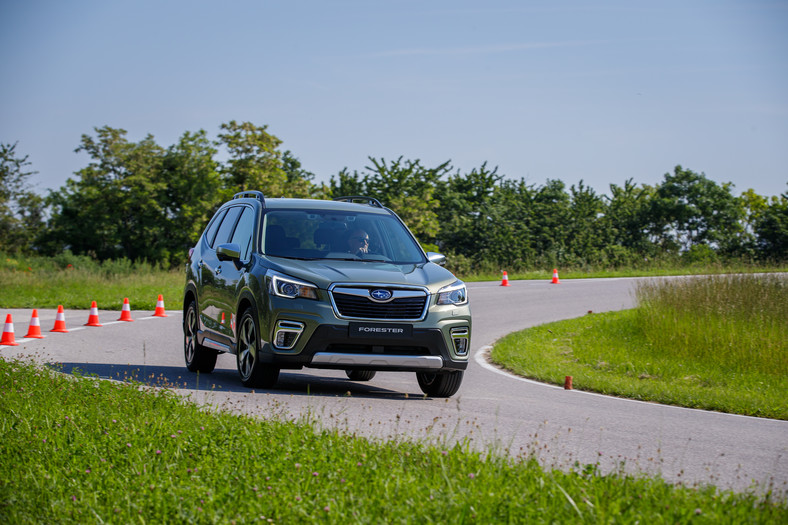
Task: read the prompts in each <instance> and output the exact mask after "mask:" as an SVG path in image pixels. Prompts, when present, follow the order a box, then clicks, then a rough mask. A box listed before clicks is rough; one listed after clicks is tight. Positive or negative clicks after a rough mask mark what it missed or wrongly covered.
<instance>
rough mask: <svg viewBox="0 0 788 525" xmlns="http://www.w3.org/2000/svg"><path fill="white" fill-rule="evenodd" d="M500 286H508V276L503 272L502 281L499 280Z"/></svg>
mask: <svg viewBox="0 0 788 525" xmlns="http://www.w3.org/2000/svg"><path fill="white" fill-rule="evenodd" d="M501 286H509V274H507V273H506V271H505V270H504V272H503V279H502V280H501Z"/></svg>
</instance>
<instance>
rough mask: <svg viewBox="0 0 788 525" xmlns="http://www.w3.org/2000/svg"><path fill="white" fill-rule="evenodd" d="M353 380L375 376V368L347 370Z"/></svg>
mask: <svg viewBox="0 0 788 525" xmlns="http://www.w3.org/2000/svg"><path fill="white" fill-rule="evenodd" d="M345 373H346V374H347V376H348V378H349V379H350V380H351V381H369V380H370V379H372V378H373V377H375V374H376V373H377V372H375V370H345Z"/></svg>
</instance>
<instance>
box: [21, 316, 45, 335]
mask: <svg viewBox="0 0 788 525" xmlns="http://www.w3.org/2000/svg"><path fill="white" fill-rule="evenodd" d="M27 337H32V338H34V339H43V338H44V337H45V336H43V335H41V321H40V320H39V319H38V310H33V315H32V317H30V327H29V328H28V329H27V335H25V338H27Z"/></svg>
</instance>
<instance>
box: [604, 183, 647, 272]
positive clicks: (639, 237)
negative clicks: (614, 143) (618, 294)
mask: <svg viewBox="0 0 788 525" xmlns="http://www.w3.org/2000/svg"><path fill="white" fill-rule="evenodd" d="M654 191H655V190H654V188H653V187H651V186H648V185H640V186H638V185H636V184H635V183H634V182H633V181H632V179H628V180H626V181H624V185H623V186H618V185H616V184H611V185H610V193H611V195H610V196H609V197H608V196H605V199H606V201H607V205H606V206H605V212H604V213H605V215H604V217H603V218H602V220H601V221H600V223H601V225H602V228H603V229H604V230H605V232H606V234H607V235H608V236H609V242H608V244H607V247H606V249H605V251H606V259H607V261H608V262H610V263H613V264H631V263H632V262H634V261H635V260H636V259H641V260H642V259H643V258H647V257H652V256H653V255H655V254H656V245H655V244H654V243H653V242H651V240H650V238H649V224H650V212H651V199H653V197H654Z"/></svg>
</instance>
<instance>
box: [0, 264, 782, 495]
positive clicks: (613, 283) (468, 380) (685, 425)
mask: <svg viewBox="0 0 788 525" xmlns="http://www.w3.org/2000/svg"><path fill="white" fill-rule="evenodd" d="M636 282H637V279H580V280H564V281H562V282H561V284H559V285H551V284H550V283H549V281H511V286H509V287H502V286H499V284H498V283H472V284H470V286H469V294H470V297H471V301H472V309H473V320H474V321H473V322H474V326H473V328H474V331H473V339H472V341H471V345H472V348H473V349H474V352H473V355H472V357H471V360H472V362H471V363H470V365H469V367H468V371H467V372H466V375H465V380H464V382H463V385H462V387H461V388H460V391H459V393H458V394H457V395H456V396H454V397H453V398H451V399H448V400H446V399H430V398H425V397H424V396H423V395H422V393H421V391H420V390H419V387H418V384H417V383H416V378H415V374H406V373H378V375H377V376H376V377H375V379H373V380H372V381H371V382H369V383H354V382H352V381H349V380H347V378H346V377H345V375H344V373H342V372H336V371H325V370H308V369H305V370H302V371H292V372H291V371H283V372H282V374H281V376H280V382H279V384H278V386H277V389H275V390H270V391H256V392H254V391H250V390H248V389H246V388H244V387H243V386H242V385H241V384H240V382H239V380H238V376H237V372H236V370H235V356H230V355H221V356H219V360H218V362H217V369H216V370H215V371H214V372H213V373H212V374H210V375H203V376H201V377H199V378H198V377H197V376H196V375H195V374H191V373H189V372H188V371H187V370H186V368H185V367H184V365H183V357H182V344H183V343H182V332H181V318H182V316H181V313H180V312H178V311H176V310H173V308H177V306H176V305H177V304H178V302H179V301H180V298H165V299H167V304H168V305H169V307H170V308H169V309H168V314H169V317H167V318H153V317H149V316H150V315H151V313H152V312H141V311H133V312H132V316H133V318H134V319H135V322H133V323H124V322H113V321H114V320H115V319H117V317H118V316H119V312H107V311H101V312H100V320H101V322H102V323H103V324H104V326H103V327H102V328H94V327H89V328H85V327H82V324H83V323H85V322H87V318H88V312H87V311H67V312H66V323H67V326H68V327H69V329H70V330H71V332H70V333H69V334H59V333H49V332H48V330H49V329H50V328H52V326H53V325H54V318H55V311H54V310H39V314H40V318H41V327H42V330H43V332H44V334H45V335H47V337H46V339H43V340H24V339H21V337H22V336H23V335H24V334H26V333H27V327H28V322H29V319H30V318H29V316H30V310H5V311H2V312H0V314H3V317H5V314H6V313H12V314H13V317H14V324H15V328H16V330H15V331H16V336H17V342H19V343H20V346H18V347H7V346H2V347H0V355H2V356H4V357H7V356H10V355H25V356H32V357H34V358H36V359H37V360H40V361H42V362H49V363H53V362H57V363H62V364H63V366H64V369H65V370H66V371H71V370H72V369H74V368H80V369H82V370H83V371H85V372H86V373H91V374H98V375H99V376H100V377H107V378H114V379H122V378H124V377H135V378H137V379H140V380H144V381H146V382H150V383H152V384H165V385H169V386H174V387H175V388H176V389H177V391H179V392H180V393H182V394H183V395H186V396H189V397H190V398H191V399H193V400H194V401H196V402H200V403H207V404H210V405H213V406H216V407H220V408H222V409H226V410H231V411H234V412H238V413H246V414H251V415H255V416H258V417H267V416H277V417H286V418H290V419H297V418H308V419H310V420H312V421H314V422H316V423H317V424H318V425H323V426H326V427H332V428H333V427H336V428H340V429H342V430H345V431H348V432H351V433H355V434H358V435H364V436H371V437H378V438H385V439H391V438H411V437H413V438H419V439H424V440H426V441H429V442H433V443H438V444H443V445H444V446H446V447H449V446H452V445H453V444H454V443H455V442H457V441H462V442H466V443H467V444H468V445H469V446H472V447H478V448H480V449H485V450H486V449H489V448H490V447H492V449H493V450H497V451H499V452H501V453H508V454H511V455H512V456H515V457H517V456H522V457H525V456H529V457H530V456H536V457H538V459H539V461H540V462H541V463H542V464H544V465H546V466H548V467H557V468H569V467H571V466H572V465H574V464H575V462H579V463H580V464H589V463H597V464H599V466H600V469H601V470H602V471H603V472H609V471H611V470H616V469H620V468H623V469H624V470H626V471H627V472H630V473H647V474H655V473H657V474H660V475H661V476H662V477H663V478H665V479H666V480H669V481H671V482H681V483H685V484H689V485H694V484H699V483H700V484H705V483H711V484H714V485H716V486H718V487H720V488H724V489H734V490H738V491H742V490H748V489H751V488H757V489H758V490H764V489H769V488H771V489H773V490H775V491H776V492H778V493H782V494H785V493H788V422H786V421H775V420H767V419H759V418H751V417H742V416H734V415H727V414H721V413H715V412H705V411H700V410H690V409H683V408H677V407H670V406H663V405H657V404H653V403H643V402H637V401H630V400H625V399H618V398H611V397H605V396H600V395H595V394H590V393H584V392H581V391H578V390H571V391H567V390H564V389H563V388H559V387H554V386H549V385H544V384H540V383H536V382H533V381H527V380H523V379H520V378H517V377H514V376H511V375H509V374H506V373H504V372H502V371H499V370H498V369H496V368H495V367H494V366H492V365H490V364H489V363H488V362H487V360H486V358H485V353H486V352H487V351H488V348H489V345H491V344H492V343H494V342H495V341H496V340H497V339H498V338H500V337H501V336H503V335H505V334H507V333H510V332H513V331H516V330H520V329H522V328H526V327H529V326H534V325H537V324H541V323H545V322H549V321H554V320H559V319H566V318H572V317H579V316H582V315H585V314H586V313H587V312H588V311H589V310H592V311H594V312H602V311H608V310H617V309H622V308H628V307H631V306H632V304H633V296H632V293H633V290H634V287H635V284H636Z"/></svg>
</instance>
